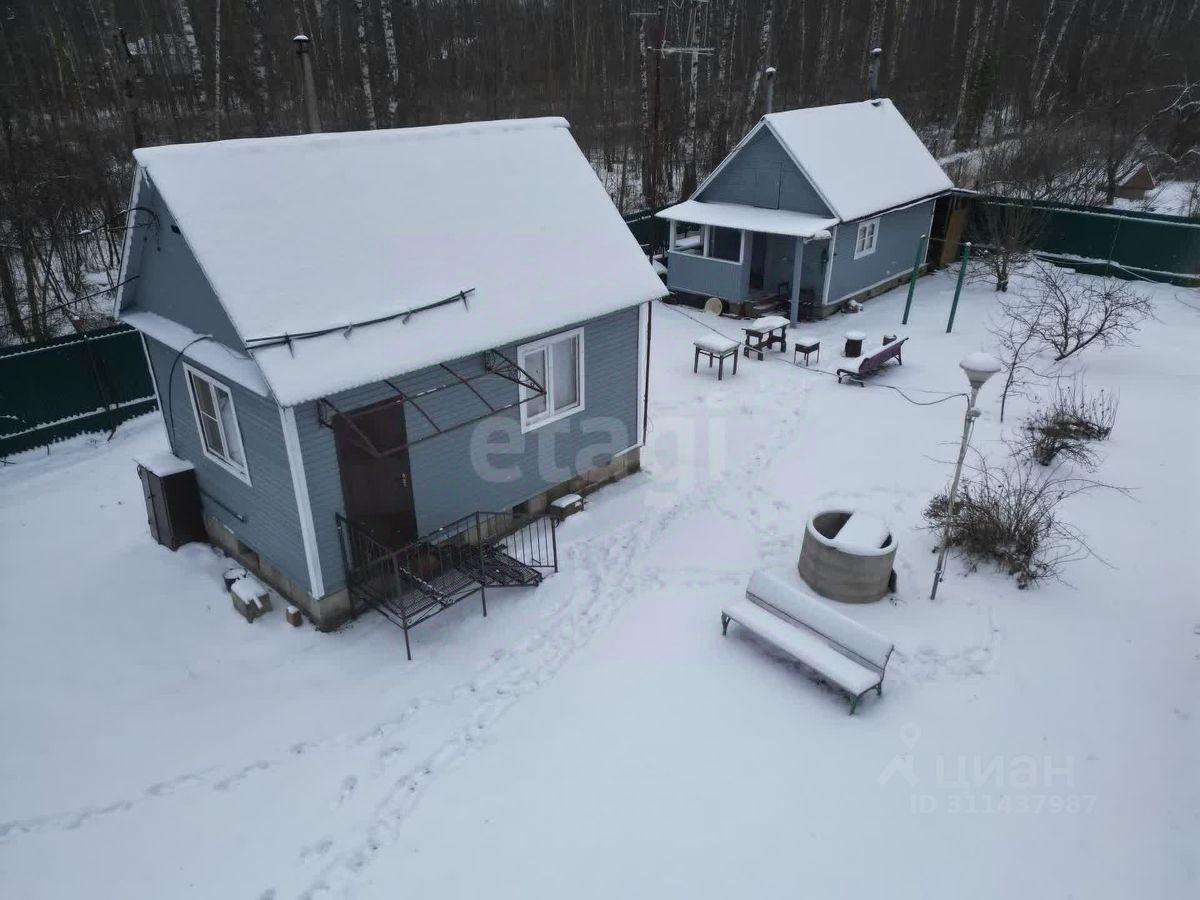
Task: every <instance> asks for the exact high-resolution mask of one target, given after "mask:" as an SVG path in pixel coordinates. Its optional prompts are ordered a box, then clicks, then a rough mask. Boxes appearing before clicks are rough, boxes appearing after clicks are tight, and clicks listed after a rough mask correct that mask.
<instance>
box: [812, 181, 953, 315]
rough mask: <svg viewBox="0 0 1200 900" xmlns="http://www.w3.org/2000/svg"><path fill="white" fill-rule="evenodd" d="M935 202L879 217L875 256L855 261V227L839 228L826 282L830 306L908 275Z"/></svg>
mask: <svg viewBox="0 0 1200 900" xmlns="http://www.w3.org/2000/svg"><path fill="white" fill-rule="evenodd" d="M933 205H934V201H932V200H929V201H927V202H925V203H918V204H917V205H916V206H910V207H909V208H908V209H901V210H897V211H896V212H891V213H885V214H884V215H883V216H881V217H880V221H879V236H878V238H877V240H876V245H875V252H874V253H872V254H871V255H870V256H864V257H862V259H855V258H854V245H855V242H856V241H857V239H858V223H857V222H847V223H845V224H843V225H839V226H838V229H837V235H836V240H835V242H834V250H833V260H832V263H833V274H832V275H831V276H830V279H829V298H828V299H829V302H830V303H836V302H838V301H839V300H842V299H845V298H846V297H848V296H850V295H852V294H856V293H858V292H859V291H863V290H866V289H867V288H869V287H871V286H872V285H874V284H878V283H879V282H881V281H885V280H887V279H888V278H893V277H895V276H898V275H900V274H901V273H903V272H906V271H911V270H912V264H913V258H914V257H915V256H916V253H917V241H919V240H920V238H921V235H922V234H928V233H929V227H930V224H931V222H932V219H933Z"/></svg>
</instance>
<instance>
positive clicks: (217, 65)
mask: <svg viewBox="0 0 1200 900" xmlns="http://www.w3.org/2000/svg"><path fill="white" fill-rule="evenodd" d="M213 21H214V25H213V112H212V136H213V140H214V141H215V140H219V139H220V137H221V0H216V9H215V10H214V12H213Z"/></svg>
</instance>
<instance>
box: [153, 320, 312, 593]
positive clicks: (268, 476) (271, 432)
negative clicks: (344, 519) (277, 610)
mask: <svg viewBox="0 0 1200 900" xmlns="http://www.w3.org/2000/svg"><path fill="white" fill-rule="evenodd" d="M146 349H147V351H148V352H149V355H150V363H151V365H152V366H153V368H154V379H155V382H156V383H157V385H158V391H159V395H160V397H161V398H162V406H163V408H162V414H163V421H164V422H165V423H166V426H167V432H168V434H169V435H173V439H172V445H173V446H174V448H175V455H176V456H179V457H182V458H183V459H187V460H190V461H191V462H192V463H193V464H194V465H195V467H196V481H197V482H198V483H199V485H200V490H201V501H202V503H203V505H204V511H205V512H206V513H207V514H209V515H210V516H212V517H213V518H214V519H216V520H217V521H218V522H221V523H222V524H224V525H226V526H227V527H228V528H229V530H230V531H232V532H233V533H234V535H236V536H237V538H238V540H240V541H241V542H242V543H244V544H246V545H247V546H249V547H250V548H251V549H253V550H255V551H256V552H258V553H259V555H260V556H262V557H264V558H265V559H267V560H269V561H270V562H271V563H273V564H274V565H275V566H277V567H278V568H279V569H280V570H281V571H282V572H283V573H284V574H285V575H287V576H288V577H289V578H291V579H292V580H293V581H294V582H296V584H298V585H300V586H301V587H303V588H304V589H305V590H308V589H309V584H308V566H307V563H306V561H305V557H304V544H303V541H302V539H301V536H300V517H299V514H298V513H297V511H296V494H295V490H294V489H293V487H292V475H291V470H290V469H289V467H288V459H287V450H286V448H285V447H284V443H283V429H282V426H281V424H280V421H279V407H278V406H276V405H275V402H274V401H273V400H270V399H268V398H266V397H260V396H259V395H258V394H255V393H253V392H251V391H247V390H246V389H245V388H242V387H239V386H238V385H236V384H233V383H231V382H230V381H229V380H228V379H227V378H222V377H221V376H219V375H216V374H215V373H212V372H208V371H207V370H206V369H205V368H204V367H203V366H199V365H196V364H195V363H194V362H192V363H189V364H190V365H192V366H193V367H194V368H196V369H198V370H200V371H201V372H207V374H209V375H211V376H212V377H213V379H214V380H215V381H218V382H221V383H222V384H224V385H225V386H226V387H227V388H229V392H230V394H231V395H232V396H233V403H234V408H235V410H236V412H237V421H238V429H239V431H240V432H241V435H242V445H243V448H244V450H245V454H246V466H247V468H248V470H249V473H250V482H251V483H250V484H249V485H248V484H246V483H245V482H244V481H242V480H241V479H239V478H238V477H237V476H235V475H233V474H231V473H230V472H228V471H227V470H226V469H224V468H222V467H221V466H220V465H218V464H217V463H215V462H213V461H211V460H210V459H209V458H208V457H207V456H205V455H204V450H203V447H202V446H201V443H200V437H199V434H198V432H197V430H196V416H195V413H194V411H193V409H192V401H191V397H190V396H189V394H188V388H187V372H186V370H185V369H184V362H183V360H180V361H179V364H178V365H175V360H176V358H177V357H178V354H177V353H176V352H175V351H174V350H172V349H171V348H170V347H167V346H166V345H164V344H160V343H158V342H157V341H155V340H153V339H152V338H149V337H147V338H146ZM172 367H174V376H173V377H172V375H171V370H172ZM239 516H240V517H241V518H239Z"/></svg>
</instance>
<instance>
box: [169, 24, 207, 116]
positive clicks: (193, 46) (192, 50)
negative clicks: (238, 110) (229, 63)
mask: <svg viewBox="0 0 1200 900" xmlns="http://www.w3.org/2000/svg"><path fill="white" fill-rule="evenodd" d="M189 3H190V0H175V9H176V11H177V12H178V13H179V30H180V31H181V32H182V34H183V42H184V44H185V45H186V46H187V51H188V59H189V60H190V62H191V66H192V82H193V83H194V84H195V85H196V90H197V92H198V96H197V100H198V101H199V102H200V104H201V105H203V104H204V100H205V98H204V64H203V62H202V60H201V57H200V45H199V44H197V43H196V30H195V29H194V28H193V27H192V9H191V6H190V5H189Z"/></svg>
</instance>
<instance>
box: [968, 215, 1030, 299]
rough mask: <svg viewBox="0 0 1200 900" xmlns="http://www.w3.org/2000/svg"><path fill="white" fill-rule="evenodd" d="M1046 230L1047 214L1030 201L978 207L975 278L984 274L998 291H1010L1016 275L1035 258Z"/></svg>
mask: <svg viewBox="0 0 1200 900" xmlns="http://www.w3.org/2000/svg"><path fill="white" fill-rule="evenodd" d="M1044 228H1045V213H1043V212H1042V210H1040V209H1039V208H1037V207H1036V206H1034V205H1033V204H1032V203H1030V202H1028V201H1020V200H1015V199H1014V200H1013V201H1011V202H1007V203H1005V202H989V203H983V204H980V205H979V206H978V207H977V212H976V216H975V221H974V223H973V228H972V231H973V234H974V240H973V243H972V247H973V248H974V249H975V250H976V251H977V252H975V253H973V255H972V257H971V258H972V260H973V261H974V262H975V267H974V268H973V270H972V275H973V276H974V275H975V274H976V273H979V274H982V275H983V276H984V277H986V278H987V279H988V280H989V281H990V282H992V283H993V284H994V285H995V287H996V290H997V291H1007V290H1008V283H1009V279H1010V277H1011V276H1012V273H1013V272H1014V271H1015V270H1016V269H1018V268H1019V267H1020V266H1022V265H1023V264H1024V263H1026V262H1027V261H1028V260H1029V259H1031V258H1032V255H1033V248H1034V246H1035V245H1036V243H1037V240H1038V237H1039V236H1040V235H1041V233H1042V231H1043V229H1044Z"/></svg>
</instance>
